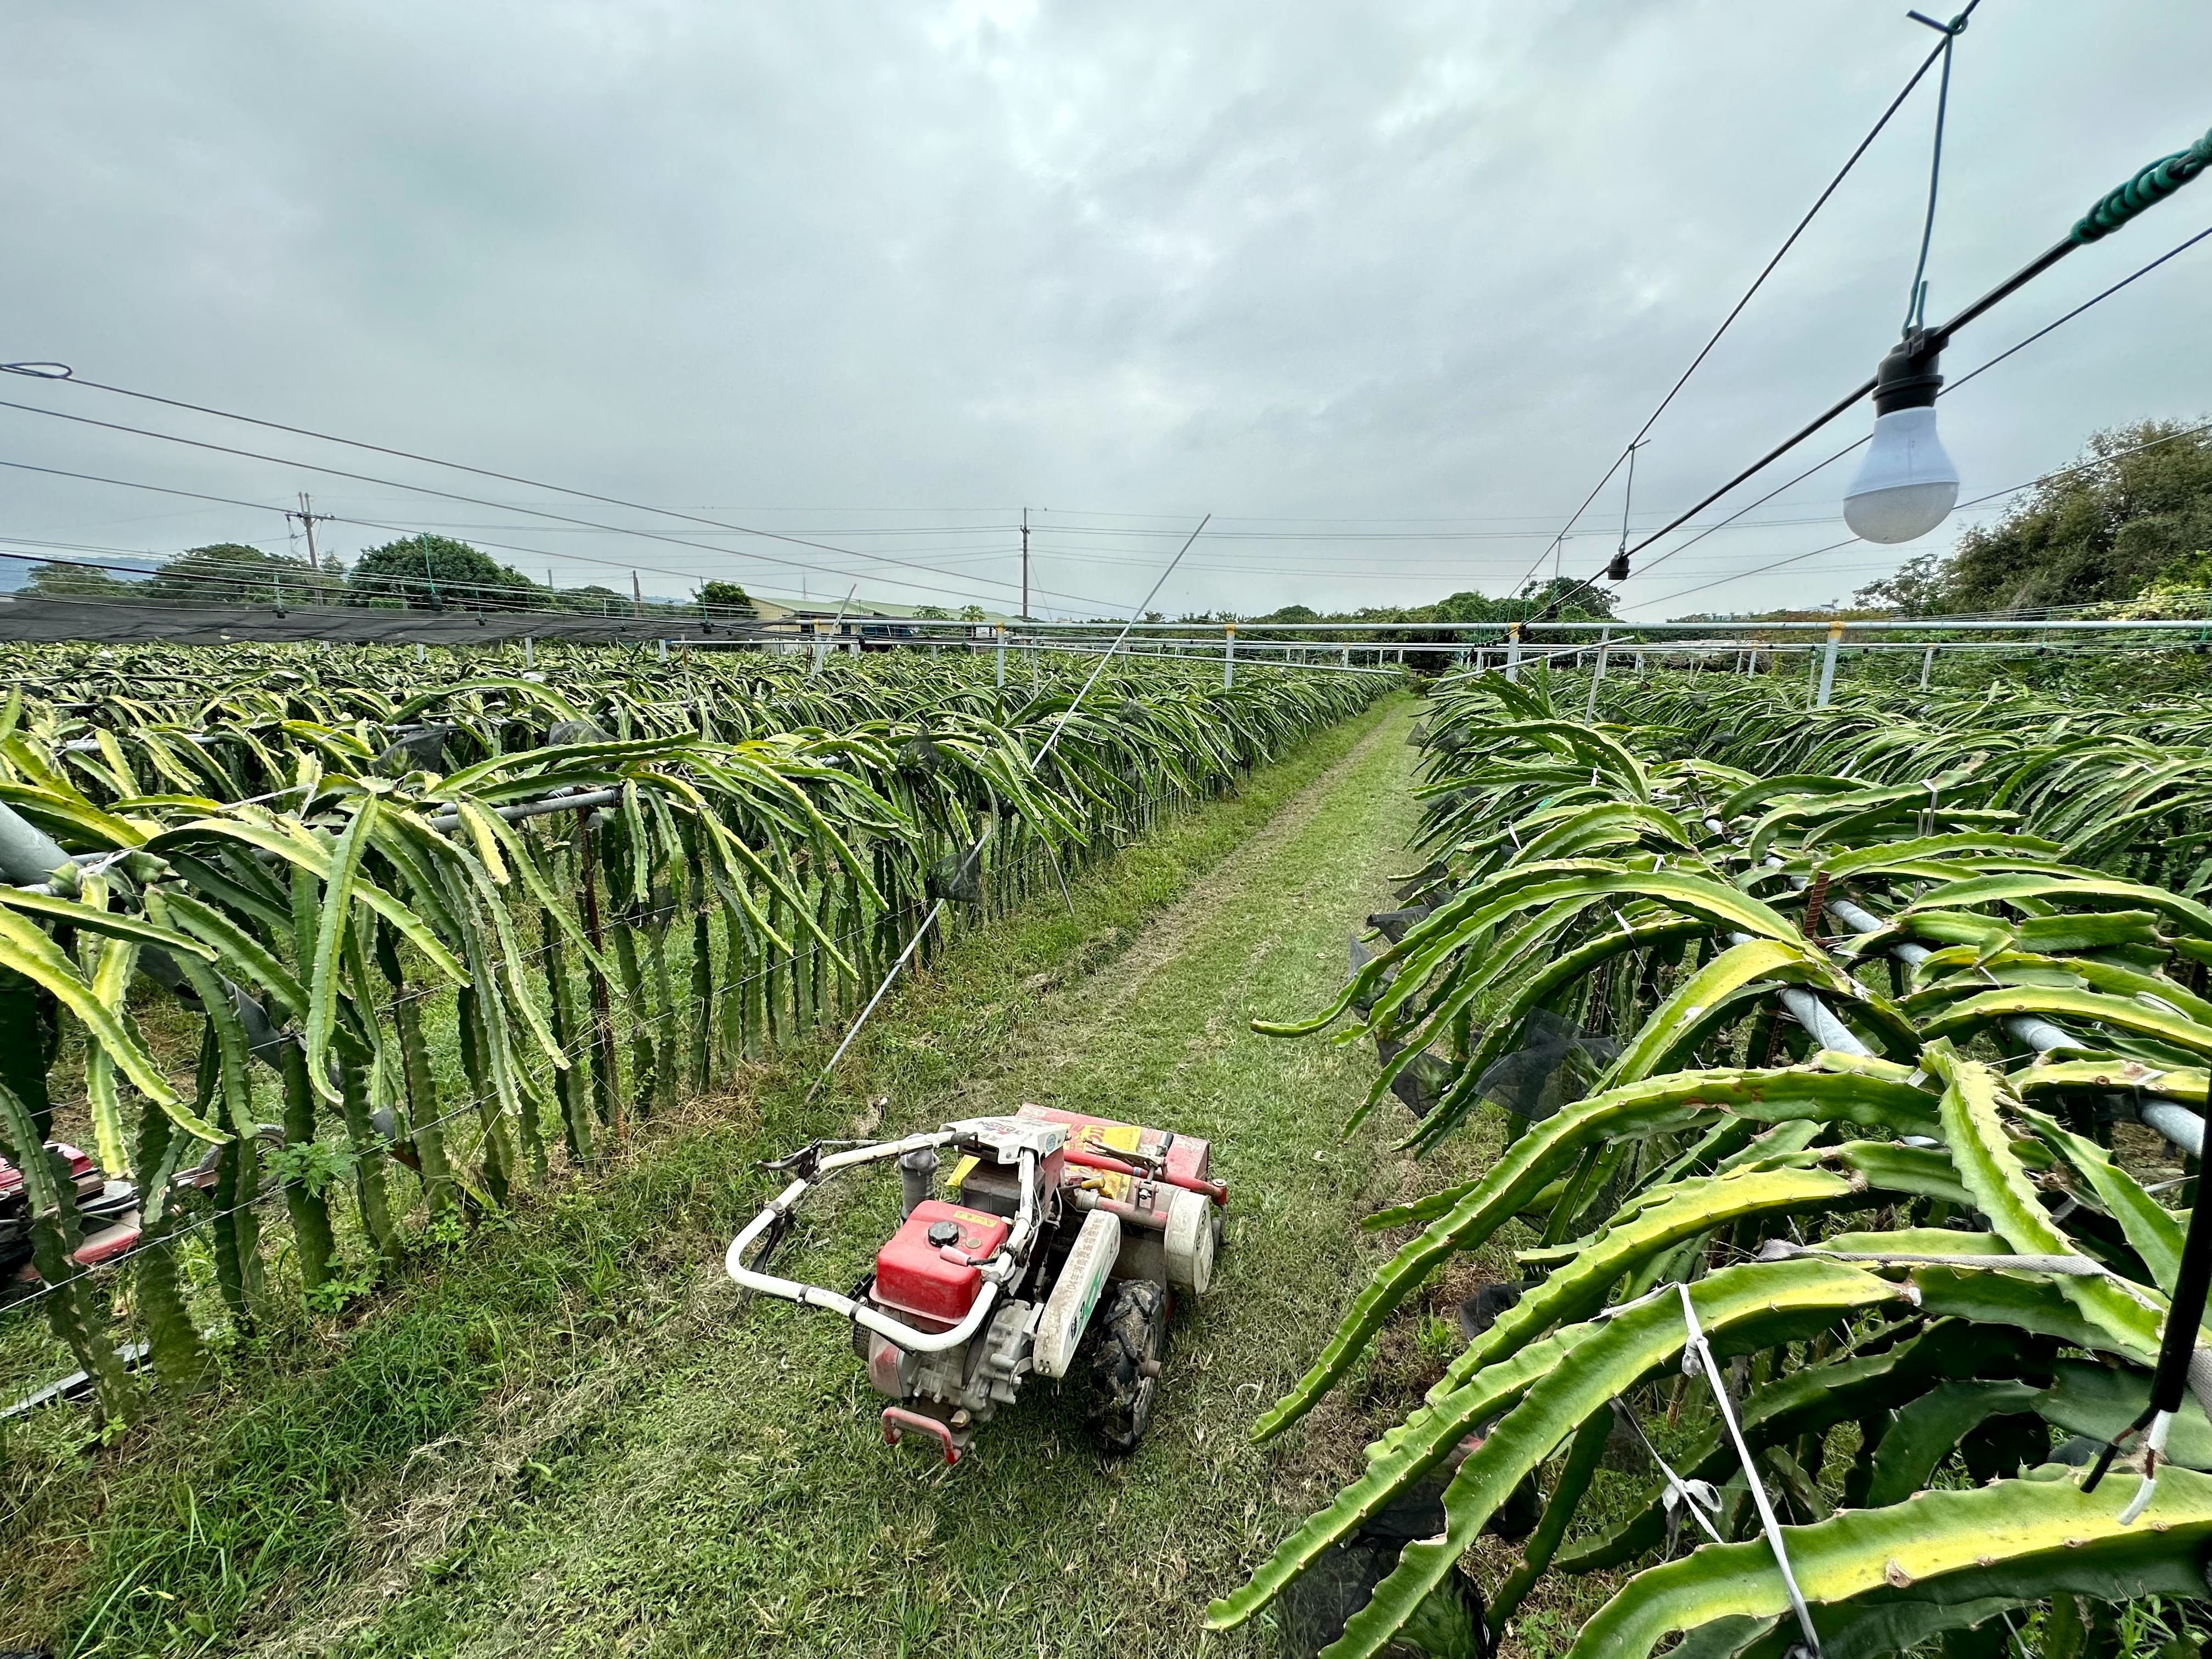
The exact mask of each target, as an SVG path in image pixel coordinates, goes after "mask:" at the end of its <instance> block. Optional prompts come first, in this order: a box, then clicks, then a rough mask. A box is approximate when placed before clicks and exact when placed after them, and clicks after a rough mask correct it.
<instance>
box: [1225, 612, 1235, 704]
mask: <svg viewBox="0 0 2212 1659" xmlns="http://www.w3.org/2000/svg"><path fill="white" fill-rule="evenodd" d="M1234 684H1237V624H1236V623H1227V624H1225V629H1224V631H1223V634H1222V636H1221V687H1222V690H1228V689H1229V688H1230V687H1231V686H1232V685H1234Z"/></svg>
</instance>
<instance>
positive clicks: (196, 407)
mask: <svg viewBox="0 0 2212 1659" xmlns="http://www.w3.org/2000/svg"><path fill="white" fill-rule="evenodd" d="M1977 3H1978V0H1977ZM43 370H55V371H59V372H58V373H43V372H40V371H43ZM0 371H4V372H7V373H10V374H24V375H26V376H27V377H28V378H30V379H33V380H49V381H54V382H58V383H60V384H63V385H66V386H83V387H85V388H86V389H87V390H88V391H94V392H108V393H110V394H111V395H112V396H115V397H118V398H137V399H139V400H140V401H142V402H145V403H151V404H164V405H166V406H167V407H168V408H171V409H180V410H188V411H190V412H191V413H192V414H196V415H208V416H214V417H215V418H216V419H217V420H224V421H237V422H241V423H242V424H245V425H247V426H258V427H261V428H265V429H267V430H269V431H272V432H285V433H289V434H291V435H293V436H295V437H301V438H311V439H313V440H315V441H318V442H321V443H332V444H340V445H343V446H345V447H349V448H353V449H365V450H368V451H369V452H370V453H374V454H378V455H389V456H392V457H393V458H394V459H398V460H406V461H418V462H421V463H422V465H426V466H441V467H444V468H447V470H448V471H455V472H467V473H472V474H474V475H475V476H477V477H483V478H495V479H497V480H499V481H500V482H501V483H518V484H522V485H525V486H526V487H527V488H529V489H550V490H551V491H553V492H554V493H555V494H556V495H573V496H575V497H576V498H577V499H579V500H580V501H599V502H600V503H602V504H604V505H605V506H608V507H626V508H628V509H629V510H631V511H633V512H637V513H656V514H659V515H660V516H662V517H664V518H671V519H679V520H684V522H686V523H689V524H697V525H707V526H712V527H714V528H715V529H718V530H726V531H730V532H734V533H735V534H738V535H741V536H760V537H764V538H768V539H769V540H773V541H781V542H788V543H790V544H793V545H794V546H799V547H812V548H819V549H821V550H823V551H825V552H831V553H842V554H848V555H851V556H854V557H860V558H876V557H877V556H876V555H873V554H865V553H861V552H860V551H859V550H857V549H854V548H843V547H837V546H835V545H832V544H829V543H826V542H817V541H813V540H810V539H809V538H806V537H804V536H791V535H786V534H784V533H783V532H780V531H775V530H762V529H759V528H757V527H756V526H751V525H740V524H730V523H726V522H725V521H724V520H720V519H709V518H705V517H702V516H701V515H700V514H697V513H685V512H682V511H680V510H678V508H675V507H654V506H653V505H652V504H651V503H649V502H645V501H626V500H624V499H623V497H621V496H619V495H599V494H597V493H595V492H593V491H592V490H588V489H572V488H570V487H569V486H568V485H566V484H556V483H546V482H544V480H542V479H537V478H526V477H520V475H518V474H515V473H512V472H500V471H495V470H493V469H492V468H489V467H482V466H471V465H468V464H467V463H465V462H462V461H448V460H442V459H440V458H438V457H437V456H435V455H423V454H418V453H416V452H414V451H412V450H406V449H395V448H392V447H389V446H387V445H384V444H374V443H369V442H368V441H365V440H363V439H359V438H343V437H340V436H338V435H337V434H335V433H330V432H319V431H317V430H315V429H314V428H312V427H300V426H288V425H286V424H285V423H284V422H281V421H267V420H263V419H260V418H259V417H258V416H252V415H240V414H238V413H236V412H234V411H233V410H224V409H216V408H212V407H210V406H209V405H208V404H195V403H187V402H185V401H184V400H183V399H180V398H164V397H162V396H161V395H160V394H158V393H156V392H137V391H134V390H132V389H131V388H130V387H128V386H110V385H108V384H106V382H105V381H100V380H83V379H81V378H80V377H79V376H78V375H77V374H76V372H75V371H74V370H73V369H70V368H69V367H68V366H67V365H65V364H61V363H38V364H33V363H0ZM6 406H7V407H11V408H27V407H30V406H29V405H26V404H10V405H6ZM35 412H38V413H42V414H53V413H56V412H57V411H54V410H37V411H35ZM62 418H64V419H76V418H82V417H78V416H63V417H62ZM95 424H101V425H105V424H106V422H95ZM117 429H118V430H119V431H135V430H137V428H127V427H124V428H117ZM151 435H152V436H156V437H166V436H167V434H165V433H155V434H151ZM175 441H179V442H191V440H189V439H179V440H175ZM213 447H218V448H219V447H221V446H213ZM231 453H241V454H242V453H246V452H244V451H236V452H231ZM253 459H262V460H269V459H275V458H274V457H270V456H257V457H254V458H253ZM283 465H296V466H306V465H311V464H310V463H307V462H303V461H302V462H286V463H283ZM317 470H318V471H331V470H332V469H328V468H318V469H317ZM338 476H339V477H349V478H352V477H359V476H360V475H358V474H355V473H339V474H338ZM370 482H388V481H385V480H371V481H370ZM398 488H400V489H418V488H420V487H419V486H416V485H410V484H401V485H398ZM428 493H430V494H434V495H443V494H444V493H445V492H444V491H440V490H433V491H429V492H428ZM450 499H452V500H454V501H470V500H471V498H470V497H467V496H460V495H456V496H452V497H450ZM473 504H475V505H480V506H491V507H497V506H499V505H500V503H497V502H475V503H473ZM513 510H519V511H521V512H525V513H532V515H533V516H540V517H549V518H559V517H560V516H561V515H559V514H551V513H538V509H535V508H532V507H521V508H519V509H513ZM565 521H566V522H569V523H573V524H577V525H580V526H581V525H585V521H584V520H565ZM586 527H587V528H592V529H611V528H613V526H601V525H589V526H586ZM620 533H625V534H635V535H646V534H650V533H651V532H645V531H633V532H620ZM876 533H885V532H876ZM686 545H693V544H686ZM717 551H727V550H720V549H718V550H717ZM746 556H748V557H759V555H751V554H749V555H746ZM885 562H890V563H896V564H902V565H907V566H908V568H913V569H917V570H927V569H930V568H932V567H930V566H927V565H921V564H912V563H911V562H908V561H905V560H890V561H885ZM848 574H849V573H848ZM936 574H939V575H950V574H957V573H954V572H950V571H938V572H937V573H936ZM992 585H993V586H999V587H1014V586H1019V584H1018V583H1015V582H994V583H993V584H992ZM1039 591H1040V592H1042V591H1043V590H1039ZM1051 597H1053V598H1054V599H1070V598H1075V599H1078V600H1079V603H1081V604H1085V605H1099V604H1103V603H1104V601H1103V600H1098V599H1081V598H1080V596H1078V595H1070V594H1065V593H1055V594H1053V595H1052V596H1051Z"/></svg>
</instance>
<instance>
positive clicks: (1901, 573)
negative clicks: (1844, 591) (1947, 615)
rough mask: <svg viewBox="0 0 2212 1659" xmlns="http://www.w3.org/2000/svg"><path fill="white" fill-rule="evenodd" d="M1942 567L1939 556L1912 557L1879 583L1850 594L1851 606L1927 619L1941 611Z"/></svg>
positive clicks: (1944, 580)
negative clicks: (1926, 617) (1925, 617)
mask: <svg viewBox="0 0 2212 1659" xmlns="http://www.w3.org/2000/svg"><path fill="white" fill-rule="evenodd" d="M1945 567H1946V562H1945V561H1944V560H1943V559H1942V557H1941V556H1939V555H1936V554H1934V553H1919V554H1915V555H1914V556H1912V557H1911V558H1909V559H1907V560H1906V561H1905V562H1904V563H1903V564H1901V565H1899V567H1898V568H1896V569H1895V570H1894V571H1893V572H1892V573H1891V574H1888V575H1887V576H1884V577H1883V578H1882V579H1881V580H1880V581H1874V582H1869V583H1868V584H1867V585H1866V586H1864V587H1862V588H1860V589H1859V590H1858V592H1856V593H1854V594H1852V595H1851V606H1852V608H1853V609H1854V610H1858V611H1886V612H1888V613H1890V614H1892V615H1894V616H1899V617H1924V616H1928V615H1929V614H1931V613H1933V612H1935V611H1940V610H1942V607H1943V601H1944V592H1945V588H1946V586H1948V580H1949V572H1948V569H1947V568H1945Z"/></svg>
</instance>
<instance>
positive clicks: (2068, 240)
mask: <svg viewBox="0 0 2212 1659" xmlns="http://www.w3.org/2000/svg"><path fill="white" fill-rule="evenodd" d="M2207 167H2212V132H2207V133H2206V134H2205V135H2204V136H2203V137H2201V138H2199V139H2197V141H2196V142H2195V143H2191V145H2190V146H2189V148H2188V149H2182V150H2177V151H2175V152H2174V153H2173V154H2172V155H2166V156H2162V157H2160V159H2159V160H2158V161H2153V162H2151V163H2150V164H2149V165H2148V166H2147V167H2139V168H2137V169H2136V172H2135V173H2134V174H2133V175H2132V176H2131V177H2130V179H2129V180H2128V182H2127V183H2125V184H2124V185H2120V186H2119V187H2118V188H2117V189H2115V190H2112V191H2107V192H2106V194H2105V195H2104V196H2103V197H2100V198H2099V200H2098V202H2097V204H2096V205H2095V206H2094V207H2093V208H2092V209H2090V210H2089V211H2088V212H2087V213H2086V214H2084V215H2083V216H2081V218H2079V219H2077V220H2075V222H2074V225H2073V228H2071V229H2069V231H2068V232H2067V233H2066V234H2065V236H2064V237H2063V239H2061V240H2059V241H2057V242H2055V243H2053V244H2052V245H2051V246H2050V247H2048V248H2045V250H2044V251H2043V252H2041V253H2039V254H2038V255H2037V256H2036V257H2035V258H2033V259H2031V260H2029V261H2028V262H2027V264H2025V265H2022V266H2021V268H2020V269H2019V270H2016V271H2015V272H2014V273H2013V274H2012V275H2011V276H2008V277H2006V278H2005V279H2004V281H2002V283H1998V284H1997V285H1996V287H1995V288H1993V289H1990V291H1989V292H1988V293H1986V294H1984V295H1982V296H1981V298H1979V299H1978V300H1976V301H1974V302H1973V303H1972V305H1969V306H1968V307H1966V309H1965V310H1963V311H1961V312H1960V313H1958V314H1957V315H1956V316H1954V317H1953V318H1952V319H1950V320H1949V321H1948V322H1946V323H1944V324H1942V325H1940V326H1938V327H1936V328H1932V329H1925V330H1922V331H1918V333H1917V335H1916V338H1918V339H1919V340H1920V341H1921V342H1922V349H1923V350H1924V351H1926V352H1928V353H1930V354H1933V353H1936V352H1939V351H1941V350H1942V349H1944V348H1945V347H1947V346H1948V345H1949V343H1950V342H1951V340H1952V339H1953V337H1955V336H1956V335H1957V334H1958V333H1959V332H1960V331H1961V330H1962V329H1964V328H1965V327H1966V325H1968V324H1969V323H1972V322H1973V321H1974V320H1975V319H1978V318H1979V317H1981V316H1983V315H1984V314H1985V313H1987V312H1989V311H1990V309H1991V308H1992V307H1995V306H1996V305H1997V304H1999V303H2000V302H2001V301H2004V300H2007V299H2008V298H2010V297H2011V296H2012V295H2015V294H2017V293H2018V292H2019V291H2020V290H2021V289H2023V288H2025V287H2027V284H2028V283H2032V282H2033V281H2034V280H2035V279H2036V278H2037V277H2039V276H2042V275H2043V274H2044V273H2045V271H2047V270H2050V269H2051V267H2052V266H2053V265H2055V264H2057V263H2058V262H2059V261H2060V260H2061V259H2063V258H2065V257H2066V256H2067V255H2068V254H2069V253H2071V252H2074V250H2075V248H2077V247H2085V246H2087V245H2088V244H2089V243H2091V242H2093V241H2097V240H2100V239H2102V238H2104V237H2106V236H2108V235H2110V234H2112V232H2114V231H2116V230H2118V229H2121V228H2124V226H2125V225H2126V224H2127V223H2128V222H2129V221H2130V220H2131V219H2133V218H2135V217H2136V216H2137V215H2139V214H2141V213H2142V212H2144V211H2145V210H2147V209H2148V208H2151V207H2154V206H2155V205H2156V204H2158V203H2160V202H2161V201H2163V200H2165V199H2166V197H2168V196H2171V195H2172V193H2173V192H2174V191H2178V190H2179V189H2180V188H2181V187H2182V186H2183V185H2185V184H2187V183H2189V182H2190V180H2191V179H2195V178H2196V177H2197V176H2198V175H2199V174H2200V173H2203V172H2204V171H2205V169H2206V168H2207ZM1874 389H1875V380H1874V379H1873V378H1872V377H1869V379H1868V380H1866V381H1865V382H1864V384H1863V385H1861V386H1859V387H1858V388H1857V390H1856V391H1854V392H1851V393H1850V395H1849V396H1847V397H1845V398H1843V399H1842V400H1841V401H1840V402H1838V403H1837V404H1834V405H1832V407H1831V408H1829V409H1828V410H1826V412H1825V413H1823V414H1821V415H1820V416H1816V417H1814V419H1813V420H1812V421H1811V422H1808V424H1806V425H1805V426H1803V427H1801V428H1798V430H1797V431H1796V434H1795V435H1792V436H1790V437H1789V438H1786V439H1784V441H1782V442H1781V443H1780V444H1778V445H1777V446H1776V447H1774V448H1772V449H1770V450H1769V451H1767V453H1765V455H1763V456H1761V457H1760V458H1759V459H1758V460H1756V461H1753V463H1752V464H1751V465H1749V466H1747V467H1746V468H1745V469H1744V470H1743V471H1741V472H1739V473H1737V474H1736V475H1735V477H1733V478H1731V479H1729V481H1728V482H1727V483H1724V484H1723V485H1722V486H1721V487H1720V488H1719V489H1716V490H1714V491H1713V492H1712V493H1711V495H1707V496H1706V497H1705V499H1704V500H1703V501H1699V502H1698V503H1697V504H1696V505H1695V506H1694V507H1691V508H1690V509H1689V510H1688V511H1687V512H1686V513H1682V514H1681V515H1680V516H1679V517H1678V518H1676V519H1675V520H1674V521H1673V522H1672V523H1670V524H1668V525H1667V526H1663V527H1662V528H1661V529H1659V530H1656V531H1655V532H1652V533H1651V534H1650V535H1649V536H1647V537H1645V538H1644V540H1642V541H1641V542H1638V544H1636V546H1634V547H1632V548H1631V549H1630V550H1629V551H1630V553H1632V554H1634V553H1638V552H1641V551H1642V550H1644V548H1646V547H1649V546H1650V544H1652V543H1653V542H1656V541H1657V540H1658V539H1659V538H1660V537H1662V536H1664V535H1667V534H1668V533H1669V532H1672V531H1673V530H1675V529H1677V528H1679V527H1680V526H1681V525H1683V524H1684V523H1686V522H1687V521H1688V520H1690V519H1691V518H1692V517H1693V516H1694V515H1696V514H1697V513H1701V512H1703V511H1704V510H1705V508H1706V507H1710V506H1711V505H1712V503H1713V502H1715V501H1718V500H1719V499H1720V498H1721V497H1722V496H1723V495H1727V494H1728V493H1729V491H1730V490H1732V489H1735V487H1736V486H1737V485H1738V484H1740V483H1743V482H1744V480H1746V479H1747V478H1749V477H1753V475H1754V474H1756V473H1758V472H1760V471H1764V470H1765V468H1766V467H1767V466H1768V465H1771V463H1772V462H1774V461H1775V460H1777V459H1780V458H1781V457H1782V456H1783V455H1785V454H1787V453H1789V452H1790V450H1792V449H1794V448H1796V447H1797V446H1798V445H1799V444H1801V443H1802V442H1803V441H1805V440H1806V439H1808V438H1809V437H1811V436H1812V435H1814V433H1815V432H1818V431H1819V430H1820V428H1822V427H1824V426H1826V425H1827V424H1828V423H1829V422H1831V421H1832V420H1834V419H1835V418H1836V417H1837V416H1839V415H1841V414H1842V413H1843V412H1844V410H1847V409H1850V407H1851V406H1852V405H1853V404H1857V402H1858V401H1859V399H1861V398H1864V397H1865V396H1866V395H1867V394H1868V393H1869V392H1872V391H1873V390H1874ZM1601 574H1602V573H1601ZM1598 580H1599V577H1598V576H1595V575H1593V576H1586V577H1584V578H1583V580H1581V581H1580V582H1578V583H1577V584H1576V585H1575V586H1573V587H1572V588H1570V589H1569V590H1568V591H1567V592H1565V593H1564V594H1559V595H1555V596H1554V597H1553V598H1552V599H1549V600H1548V601H1547V603H1546V606H1545V610H1546V612H1547V614H1556V613H1557V612H1558V611H1559V609H1560V607H1562V606H1563V605H1565V604H1566V603H1567V601H1568V600H1570V599H1573V598H1574V597H1575V596H1576V595H1577V594H1578V593H1582V592H1585V591H1587V590H1588V589H1589V588H1590V587H1592V586H1595V585H1596V583H1597V581H1598Z"/></svg>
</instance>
